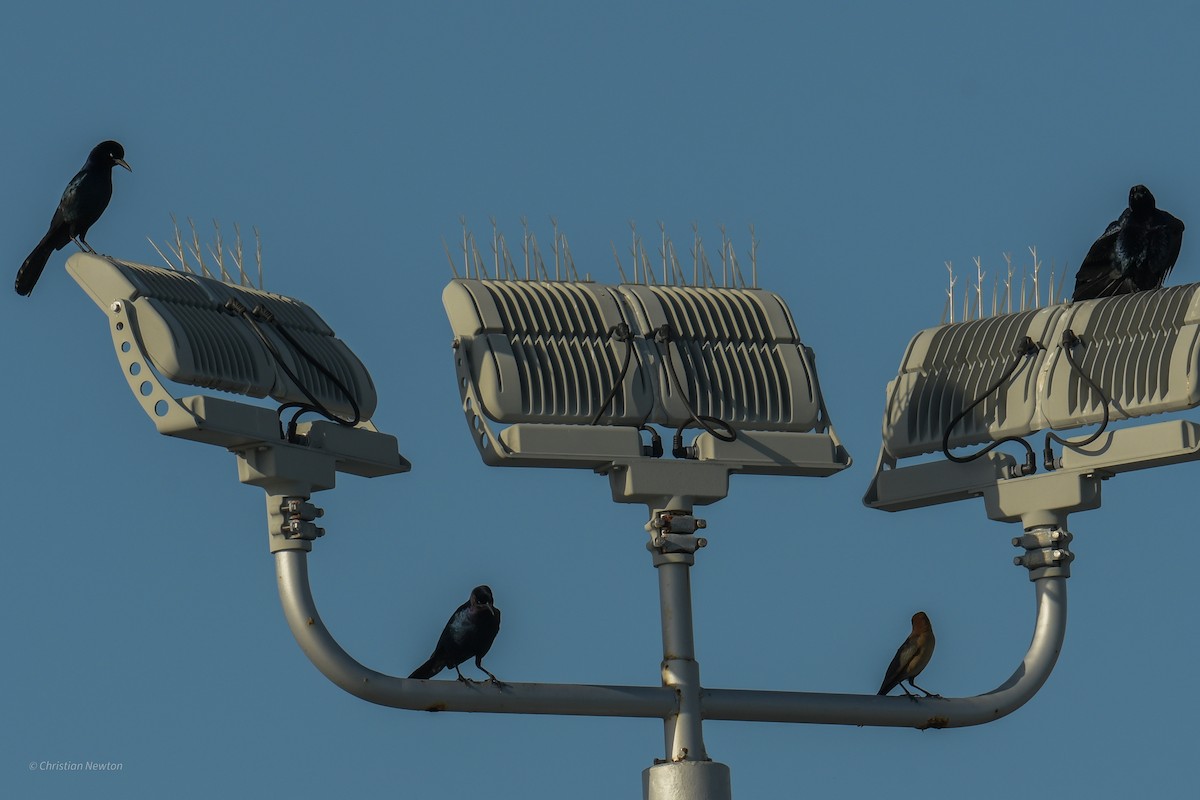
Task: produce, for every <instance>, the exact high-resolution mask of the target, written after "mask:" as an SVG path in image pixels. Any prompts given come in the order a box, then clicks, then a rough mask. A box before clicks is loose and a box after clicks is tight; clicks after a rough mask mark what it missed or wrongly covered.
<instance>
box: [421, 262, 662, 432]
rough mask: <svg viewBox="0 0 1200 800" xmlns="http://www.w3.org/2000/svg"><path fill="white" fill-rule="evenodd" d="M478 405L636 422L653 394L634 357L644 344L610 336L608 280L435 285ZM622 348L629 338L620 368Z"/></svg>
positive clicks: (486, 409) (519, 418) (542, 417)
mask: <svg viewBox="0 0 1200 800" xmlns="http://www.w3.org/2000/svg"><path fill="white" fill-rule="evenodd" d="M442 300H443V303H444V304H445V306H446V309H447V312H448V314H449V316H450V321H451V326H452V327H453V329H454V333H455V336H456V337H457V338H456V341H457V342H458V344H459V347H458V352H457V354H456V359H461V360H463V362H464V363H462V364H460V366H463V367H465V369H466V372H467V373H468V374H469V376H470V378H469V380H471V381H473V382H474V383H475V384H476V386H477V388H478V392H479V402H480V404H481V405H482V407H483V408H482V411H483V413H484V414H486V415H487V416H488V417H489V418H490V419H493V420H495V421H497V422H501V423H506V424H508V423H520V422H543V423H583V424H585V423H590V422H591V421H592V419H593V418H595V416H596V415H597V414H598V413H600V411H601V403H603V402H604V399H605V398H606V396H607V395H608V393H609V392H610V391H612V390H613V388H614V387H615V388H616V394H615V395H614V397H613V399H612V402H611V403H610V404H609V406H608V408H607V411H606V414H605V416H604V419H605V420H606V421H610V422H612V423H613V424H622V425H639V424H641V422H642V421H643V420H644V419H645V418H646V417H647V416H649V414H650V411H651V408H652V404H653V395H652V394H651V390H650V387H649V385H648V384H647V382H646V380H645V377H644V375H643V374H642V372H641V370H640V368H639V366H638V365H639V362H641V361H642V360H644V358H645V356H644V354H639V353H638V352H637V351H638V349H639V348H640V349H644V347H645V344H644V343H641V344H639V343H635V342H629V343H620V342H615V341H614V340H613V338H612V336H611V332H612V331H613V330H614V329H615V328H616V326H617V325H618V324H619V323H621V322H622V321H623V316H622V314H621V311H620V309H619V307H618V305H617V299H616V297H615V296H614V294H613V292H612V291H611V289H609V288H607V287H603V286H598V285H595V284H584V283H538V282H530V281H496V280H457V281H453V282H451V283H450V284H449V285H448V286H447V287H446V289H445V291H444V292H443V294H442ZM625 347H633V348H634V352H633V353H631V354H630V356H629V360H630V363H629V367H628V369H627V371H626V372H625V374H624V376H622V372H621V366H622V362H623V359H624V351H623V348H625Z"/></svg>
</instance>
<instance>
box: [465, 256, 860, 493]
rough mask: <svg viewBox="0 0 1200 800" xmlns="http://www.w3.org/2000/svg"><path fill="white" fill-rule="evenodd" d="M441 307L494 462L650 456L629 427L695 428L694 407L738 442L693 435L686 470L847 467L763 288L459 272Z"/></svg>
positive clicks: (584, 462)
mask: <svg viewBox="0 0 1200 800" xmlns="http://www.w3.org/2000/svg"><path fill="white" fill-rule="evenodd" d="M442 301H443V304H444V305H445V308H446V313H447V315H448V317H449V320H450V325H451V328H452V330H453V332H454V337H455V338H454V351H455V353H454V362H455V369H456V373H457V376H458V382H459V391H460V393H461V396H462V402H463V410H464V412H465V414H466V417H467V421H468V424H469V425H470V427H471V431H472V435H473V438H474V439H475V442H476V445H477V446H478V447H479V451H480V454H481V456H482V457H483V460H484V461H485V462H486V463H487V464H489V465H492V466H548V467H584V468H589V469H596V470H601V471H606V470H608V469H610V468H611V467H612V466H613V465H614V464H625V463H629V462H632V461H644V462H649V461H652V460H654V459H655V458H656V457H655V456H654V455H652V454H648V453H647V452H646V450H647V448H646V447H645V446H644V444H643V441H642V439H641V437H640V435H639V432H638V429H639V428H640V427H642V426H645V425H659V426H662V427H665V428H675V429H680V428H684V427H688V426H692V427H697V426H696V424H695V420H694V419H693V412H694V413H695V415H696V416H699V417H701V418H711V419H716V420H721V421H723V422H724V423H728V425H730V426H731V427H732V428H733V429H734V430H736V439H735V440H734V441H723V440H722V438H721V436H720V435H717V436H714V435H713V433H711V432H703V433H700V434H699V435H698V436H696V438H695V440H694V442H693V444H692V448H693V450H692V451H691V452H690V454H689V455H690V456H693V457H694V458H688V459H686V460H685V461H686V462H687V463H690V464H708V465H710V466H720V467H721V468H722V469H724V470H725V474H726V475H727V474H728V472H745V473H757V474H779V475H830V474H833V473H835V472H838V471H840V470H842V469H844V468H846V467H847V466H849V464H850V457H849V455H848V454H847V453H846V451H845V449H844V448H843V447H842V445H841V443H840V442H839V441H838V439H837V436H836V434H835V433H834V431H833V427H832V425H831V424H830V422H829V418H828V414H827V412H826V410H825V406H824V404H823V401H822V399H821V393H820V385H819V383H818V380H817V373H816V369H815V367H814V364H813V356H812V352H811V351H810V350H809V349H808V348H806V347H805V346H804V345H803V343H802V342H801V341H800V339H799V336H798V335H797V333H796V326H795V324H794V322H793V320H792V317H791V314H790V312H789V311H788V309H787V306H786V304H785V303H784V302H783V300H782V298H780V297H779V296H778V295H776V294H774V293H772V292H768V291H765V290H762V289H746V288H736V289H735V288H711V287H695V286H665V285H640V284H639V285H630V284H620V285H604V284H597V283H591V282H580V281H575V282H571V281H522V280H494V279H456V280H453V281H451V282H450V284H449V285H448V286H447V287H446V289H445V290H444V291H443V293H442ZM627 348H628V353H627V352H626V349H627ZM626 361H628V364H627V366H626ZM623 368H624V369H623ZM606 401H607V402H606ZM689 406H690V408H689ZM499 426H505V427H503V428H499ZM723 431H724V429H720V428H718V434H720V433H722V432H723ZM666 460H668V461H669V460H671V458H670V455H669V454H668V456H667V457H666Z"/></svg>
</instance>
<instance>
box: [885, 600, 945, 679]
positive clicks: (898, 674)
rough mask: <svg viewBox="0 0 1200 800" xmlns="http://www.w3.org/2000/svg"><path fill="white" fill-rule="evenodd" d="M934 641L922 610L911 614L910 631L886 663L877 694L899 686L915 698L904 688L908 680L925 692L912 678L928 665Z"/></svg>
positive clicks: (927, 619)
mask: <svg viewBox="0 0 1200 800" xmlns="http://www.w3.org/2000/svg"><path fill="white" fill-rule="evenodd" d="M935 643H936V642H935V640H934V638H933V626H932V625H930V624H929V617H927V616H926V615H925V612H924V611H918V612H917V613H915V614H913V617H912V633H910V634H909V635H908V638H907V639H905V640H904V644H902V645H900V649H899V650H897V651H896V655H895V656H894V657H893V658H892V663H891V664H888V668H887V674H886V675H884V676H883V684H882V685H881V686H880V687H879V694H887V693H888V692H890V691H891V690H892V689H895V688H896V687H897V686H899V687H900V688H901V689H904V693H905V694H906V695H908V696H909V697H911V698H913V699H914V700H915V699H916V695H914V694H913V693H912V692H910V691H909V690H908V689H905V688H904V681H908V683H909V685H911V686H912V687H913V688H914V689H919V690H920V691H922V692H925V690H924V689H921V687H920V686H917V685H916V684H915V683H913V678H915V677H917V676H918V675H920V674H921V670H923V669H925V667H926V666H928V664H929V659H930V658H932V657H933V646H934V644H935ZM925 696H926V697H940V696H941V695H936V694H932V693H931V692H925Z"/></svg>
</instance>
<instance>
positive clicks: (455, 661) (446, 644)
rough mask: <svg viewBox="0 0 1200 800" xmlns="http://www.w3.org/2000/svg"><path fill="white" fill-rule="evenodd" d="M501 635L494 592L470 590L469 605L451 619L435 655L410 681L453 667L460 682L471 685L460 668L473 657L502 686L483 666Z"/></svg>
mask: <svg viewBox="0 0 1200 800" xmlns="http://www.w3.org/2000/svg"><path fill="white" fill-rule="evenodd" d="M499 631H500V609H498V608H496V606H495V605H494V604H493V601H492V590H491V589H490V588H488V587H487V586H476V587H475V588H474V589H472V590H471V597H470V598H469V599H468V600H467V602H465V603H463V604H462V605H461V606H459V607H458V608H457V609H456V610H455V612H454V613H453V614H452V615H451V616H450V620H449V621H448V622H447V623H446V627H445V628H444V629H442V635H441V638H439V639H438V643H437V647H435V648H433V655H431V656H430V657H429V660H428V661H426V662H425V663H424V664H422V665H421V666H419V667H417V668H416V669H415V670H413V673H412V675H409V676H408V677H410V678H421V679H428V678H432V677H433V676H434V675H437V674H438V673H439V672H441V671H442V670H443V669H446V668H447V667H454V671H455V672H457V673H458V679H459V680H460V681H463V682H465V683H472V681H471V680H470V679H469V678H465V677H463V674H462V670H460V669H459V668H458V665H459V664H461V663H463V662H464V661H466V660H467V659H468V658H471V657H472V656H474V657H475V666H477V667H479V669H480V670H482V671H483V672H485V673H486V674H487V676H488V677H489V678H490V679H491V681H492V683H500V680H499V679H497V678H496V676H495V675H493V674H492V673H490V672H488V671H487V669H486V668H485V667H484V666H483V657H484V656H486V655H487V652H488V650H490V649H491V647H492V642H494V641H495V640H496V634H497V633H499Z"/></svg>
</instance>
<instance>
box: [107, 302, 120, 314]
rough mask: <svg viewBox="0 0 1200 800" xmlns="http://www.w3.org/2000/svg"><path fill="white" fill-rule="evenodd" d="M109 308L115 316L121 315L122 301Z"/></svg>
mask: <svg viewBox="0 0 1200 800" xmlns="http://www.w3.org/2000/svg"><path fill="white" fill-rule="evenodd" d="M108 308H109V310H110V311H112V312H113V313H114V314H120V313H121V301H120V300H115V301H113V304H112V305H111V306H109V307H108Z"/></svg>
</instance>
